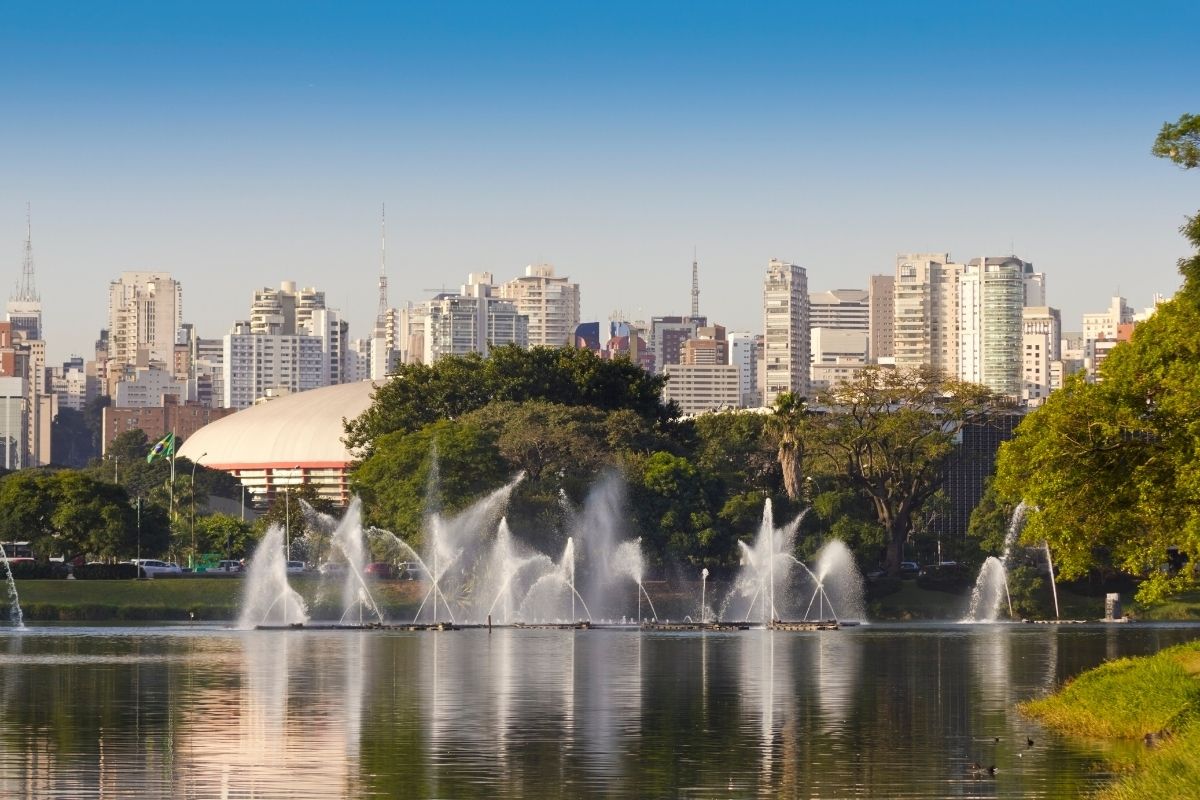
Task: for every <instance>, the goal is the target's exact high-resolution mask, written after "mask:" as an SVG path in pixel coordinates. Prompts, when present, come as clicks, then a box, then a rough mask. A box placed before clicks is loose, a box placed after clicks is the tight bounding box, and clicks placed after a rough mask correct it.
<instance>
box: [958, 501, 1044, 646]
mask: <svg viewBox="0 0 1200 800" xmlns="http://www.w3.org/2000/svg"><path fill="white" fill-rule="evenodd" d="M1027 510H1028V508H1027V506H1026V505H1025V503H1024V501H1022V502H1020V503H1018V504H1017V507H1016V508H1015V509H1013V515H1012V519H1011V520H1009V523H1008V530H1007V531H1006V532H1005V534H1004V549H1003V551H1002V552H1001V555H1000V557H999V558H996V557H995V556H988V557H987V559H986V560H984V562H983V566H981V567H980V568H979V575H978V576H977V577H976V578H975V586H974V588H972V589H971V601H970V604H969V605H968V607H967V614H966V616H965V617H963V619H962V621H963V622H995V621H996V620H997V619H999V617H1000V601H1001V599H1005V600H1007V602H1008V616H1009V619H1012V618H1013V616H1014V614H1013V607H1012V596H1011V595H1010V594H1009V591H1008V563H1009V559H1010V558H1011V557H1012V550H1013V547H1014V546H1015V545H1016V543H1017V539H1018V538H1019V537H1020V535H1021V530H1022V529H1023V528H1024V527H1025V514H1026V512H1027ZM1002 590H1003V591H1002Z"/></svg>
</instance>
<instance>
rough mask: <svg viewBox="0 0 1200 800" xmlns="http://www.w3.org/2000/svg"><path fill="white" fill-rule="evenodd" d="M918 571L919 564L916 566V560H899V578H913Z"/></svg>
mask: <svg viewBox="0 0 1200 800" xmlns="http://www.w3.org/2000/svg"><path fill="white" fill-rule="evenodd" d="M920 571H921V568H920V567H919V566H917V562H915V561H901V562H900V577H901V578H915V577H917V573H919V572H920Z"/></svg>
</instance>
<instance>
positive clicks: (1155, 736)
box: [1019, 642, 1200, 800]
mask: <svg viewBox="0 0 1200 800" xmlns="http://www.w3.org/2000/svg"><path fill="white" fill-rule="evenodd" d="M1019 709H1020V710H1021V712H1022V713H1024V714H1026V715H1027V716H1029V717H1031V718H1033V719H1036V720H1038V721H1039V722H1041V723H1042V724H1043V725H1045V726H1046V727H1048V728H1050V729H1052V730H1054V731H1056V732H1058V733H1062V734H1065V735H1067V736H1072V737H1076V738H1086V739H1091V740H1101V741H1106V742H1110V743H1113V744H1125V745H1127V747H1125V748H1124V749H1123V750H1122V749H1117V748H1114V749H1113V756H1112V757H1111V758H1110V760H1109V763H1110V765H1111V766H1112V767H1113V769H1114V771H1115V772H1118V773H1121V774H1120V776H1119V777H1118V778H1117V779H1116V780H1115V781H1114V782H1113V783H1112V784H1110V785H1109V786H1107V787H1105V788H1104V789H1103V790H1102V791H1101V792H1100V793H1099V795H1098V797H1100V798H1102V799H1103V800H1132V798H1164V797H1170V798H1200V642H1189V643H1186V644H1181V645H1175V646H1174V647H1168V648H1166V649H1164V650H1161V651H1159V652H1158V653H1155V654H1154V655H1151V656H1140V657H1137V658H1120V659H1116V660H1114V661H1109V662H1106V663H1104V664H1101V665H1100V666H1098V667H1094V668H1093V669H1090V670H1088V671H1086V672H1084V673H1081V674H1080V675H1079V676H1077V677H1076V678H1074V679H1073V680H1071V681H1068V682H1067V683H1066V684H1064V685H1063V686H1061V687H1060V688H1059V689H1058V690H1057V691H1056V692H1055V693H1054V694H1051V695H1048V696H1047V697H1043V698H1039V699H1035V700H1030V701H1027V702H1025V703H1021V704H1020V706H1019Z"/></svg>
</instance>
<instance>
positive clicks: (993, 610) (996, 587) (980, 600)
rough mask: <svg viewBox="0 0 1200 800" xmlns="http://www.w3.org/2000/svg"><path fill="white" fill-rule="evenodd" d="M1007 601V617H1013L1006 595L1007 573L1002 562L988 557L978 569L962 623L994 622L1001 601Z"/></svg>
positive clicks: (1009, 598)
mask: <svg viewBox="0 0 1200 800" xmlns="http://www.w3.org/2000/svg"><path fill="white" fill-rule="evenodd" d="M1004 600H1007V601H1008V616H1009V619H1012V617H1013V608H1012V597H1011V596H1010V595H1009V593H1008V573H1007V570H1005V568H1004V562H1003V561H1001V560H1000V559H999V558H996V557H995V556H988V557H987V560H985V561H984V562H983V566H982V567H980V569H979V577H977V578H976V579H975V588H973V589H972V590H971V602H970V605H969V606H968V607H967V615H966V616H965V617H964V618H963V620H962V621H963V622H995V621H996V620H997V618H999V616H1000V603H1001V601H1004Z"/></svg>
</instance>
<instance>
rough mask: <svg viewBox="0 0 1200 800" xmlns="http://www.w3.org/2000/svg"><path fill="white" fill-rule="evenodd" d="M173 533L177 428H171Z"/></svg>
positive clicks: (172, 524)
mask: <svg viewBox="0 0 1200 800" xmlns="http://www.w3.org/2000/svg"><path fill="white" fill-rule="evenodd" d="M171 533H172V534H174V533H175V428H174V427H172V428H171Z"/></svg>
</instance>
